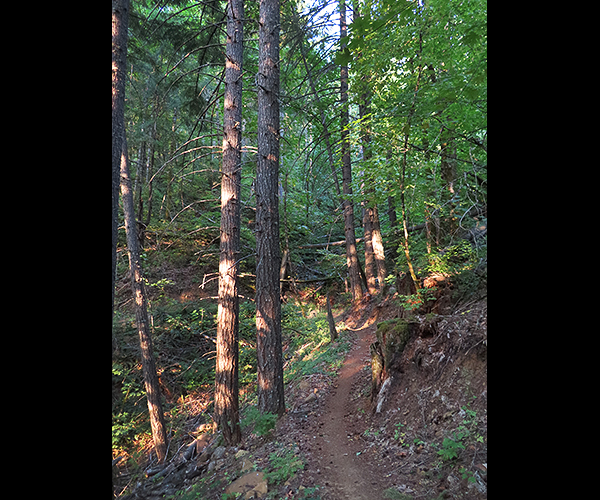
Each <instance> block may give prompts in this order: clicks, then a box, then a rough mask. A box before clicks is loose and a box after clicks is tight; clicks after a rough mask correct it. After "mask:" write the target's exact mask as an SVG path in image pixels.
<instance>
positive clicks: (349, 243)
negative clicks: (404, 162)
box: [340, 0, 363, 301]
mask: <svg viewBox="0 0 600 500" xmlns="http://www.w3.org/2000/svg"><path fill="white" fill-rule="evenodd" d="M347 35H348V25H347V24H346V0H340V37H341V38H344V37H346V36H347ZM345 48H346V44H345V43H342V46H341V49H342V50H344V49H345ZM340 98H341V103H342V113H341V117H340V127H341V129H342V132H341V145H342V190H343V193H344V200H343V203H344V234H345V236H346V265H347V267H348V274H349V275H350V289H351V290H352V300H353V301H358V300H361V299H362V298H363V290H362V284H361V281H360V271H359V269H358V254H357V252H356V235H355V233H354V207H353V204H352V164H351V159H350V131H349V129H348V127H349V124H350V113H349V110H348V66H347V65H346V66H341V74H340Z"/></svg>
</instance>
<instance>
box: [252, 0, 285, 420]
mask: <svg viewBox="0 0 600 500" xmlns="http://www.w3.org/2000/svg"><path fill="white" fill-rule="evenodd" d="M259 18H260V19H259V42H258V43H259V61H258V78H257V81H258V161H257V166H256V261H257V264H256V335H257V348H256V354H257V361H258V363H257V365H258V366H257V372H258V406H259V408H260V410H261V411H262V412H271V413H276V414H278V415H282V414H283V413H284V412H285V402H284V393H283V356H282V352H281V302H280V295H279V270H280V264H281V255H280V253H281V252H280V248H279V194H278V186H279V184H278V181H279V27H280V26H279V0H260V6H259Z"/></svg>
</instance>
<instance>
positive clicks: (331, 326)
mask: <svg viewBox="0 0 600 500" xmlns="http://www.w3.org/2000/svg"><path fill="white" fill-rule="evenodd" d="M327 322H328V323H329V336H330V337H331V341H332V342H333V341H335V339H337V337H338V332H337V329H336V328H335V320H334V319H333V311H332V310H331V299H330V298H329V295H328V296H327Z"/></svg>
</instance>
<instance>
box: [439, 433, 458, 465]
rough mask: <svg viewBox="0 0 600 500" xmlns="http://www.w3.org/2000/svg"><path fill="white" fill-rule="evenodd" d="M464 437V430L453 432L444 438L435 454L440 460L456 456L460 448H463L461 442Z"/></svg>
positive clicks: (451, 458)
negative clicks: (450, 435)
mask: <svg viewBox="0 0 600 500" xmlns="http://www.w3.org/2000/svg"><path fill="white" fill-rule="evenodd" d="M464 437H465V433H464V432H462V431H461V432H454V433H453V434H452V437H449V438H448V437H446V438H444V441H443V442H442V447H441V449H439V450H438V451H437V454H438V455H439V456H440V457H442V460H444V461H449V460H453V459H455V458H457V457H458V453H459V451H460V450H464V449H465V445H464V444H462V442H461V441H462V439H463V438H464Z"/></svg>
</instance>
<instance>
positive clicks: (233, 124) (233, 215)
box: [215, 0, 244, 446]
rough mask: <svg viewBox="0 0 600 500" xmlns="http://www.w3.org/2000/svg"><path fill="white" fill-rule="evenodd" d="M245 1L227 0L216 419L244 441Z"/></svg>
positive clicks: (228, 438)
mask: <svg viewBox="0 0 600 500" xmlns="http://www.w3.org/2000/svg"><path fill="white" fill-rule="evenodd" d="M243 19H244V1H243V0H229V1H228V2H227V49H226V55H225V58H226V62H225V68H226V69H225V107H224V112H223V120H224V123H223V130H224V132H223V170H222V177H221V243H220V259H219V308H218V312H217V362H216V374H215V420H216V422H217V424H218V426H219V428H220V429H221V430H222V431H223V437H224V438H225V442H226V443H227V444H228V445H229V446H233V445H235V444H237V443H239V442H240V440H241V437H242V436H241V431H240V425H239V389H238V358H239V351H238V349H239V346H238V338H239V310H240V306H239V297H238V262H237V260H238V258H239V251H240V225H241V223H240V189H241V179H242V176H241V171H242V140H241V139H242V137H241V136H242V128H241V123H242V57H243V42H242V40H243Z"/></svg>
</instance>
